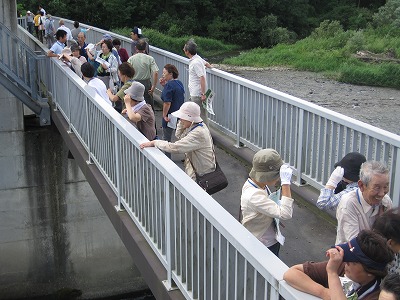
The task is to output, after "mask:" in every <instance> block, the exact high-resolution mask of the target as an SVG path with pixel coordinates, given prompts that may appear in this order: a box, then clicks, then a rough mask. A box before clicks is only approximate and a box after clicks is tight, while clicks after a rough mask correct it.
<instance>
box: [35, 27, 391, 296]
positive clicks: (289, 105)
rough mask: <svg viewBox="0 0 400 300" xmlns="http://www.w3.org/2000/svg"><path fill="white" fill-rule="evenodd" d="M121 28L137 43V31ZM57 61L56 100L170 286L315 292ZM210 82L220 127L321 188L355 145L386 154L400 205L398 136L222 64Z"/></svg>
mask: <svg viewBox="0 0 400 300" xmlns="http://www.w3.org/2000/svg"><path fill="white" fill-rule="evenodd" d="M66 22H67V23H68V21H67V20H66ZM70 24H72V23H70ZM82 26H85V25H84V24H83V25H82ZM89 33H91V35H93V37H92V38H93V40H90V39H89ZM89 33H88V41H89V42H95V41H98V40H100V39H101V36H102V35H103V34H104V33H105V31H101V30H97V29H95V28H93V29H92V30H91V31H89ZM111 34H112V36H117V35H115V34H113V33H111ZM118 37H119V38H120V39H121V40H122V41H123V43H125V45H124V47H126V48H128V49H129V44H128V42H129V39H127V38H124V37H121V36H118ZM150 51H151V54H152V55H153V56H154V57H155V58H156V61H157V63H158V64H159V67H160V69H161V68H162V67H163V65H164V64H165V63H173V64H175V65H176V66H177V68H178V70H179V72H180V80H182V81H183V82H184V83H185V85H187V79H188V74H187V62H188V60H187V59H185V58H183V57H181V56H178V55H175V54H171V53H168V52H166V51H163V50H161V49H157V48H154V47H151V49H150ZM49 62H50V67H49V69H46V71H47V72H45V73H46V74H51V82H49V83H47V84H48V86H49V87H50V88H49V90H50V92H51V93H52V95H53V99H54V101H55V102H56V105H57V107H58V109H59V110H60V111H61V112H62V114H63V115H64V117H65V118H66V120H67V121H68V123H69V126H70V127H71V130H72V131H73V132H74V133H75V134H76V135H77V137H78V138H79V139H80V141H81V142H82V144H83V145H84V147H85V148H86V150H87V151H88V160H90V161H92V162H94V163H95V164H96V165H97V167H98V168H99V169H100V170H101V171H102V173H103V175H104V176H105V178H106V179H107V180H108V182H109V184H110V186H111V187H112V188H113V190H114V191H115V193H116V195H117V196H118V201H119V205H123V206H124V207H125V208H126V209H127V211H128V212H129V214H130V216H131V217H132V220H133V221H134V222H135V223H136V225H137V226H138V227H139V228H140V229H141V231H142V233H143V235H144V236H145V237H146V239H147V241H148V243H149V244H150V245H151V247H152V248H153V250H154V251H155V253H156V254H157V255H158V257H159V259H160V261H161V262H162V263H163V264H164V266H165V268H166V270H167V273H168V279H167V284H166V285H167V286H170V285H171V284H172V281H174V282H175V283H176V284H177V286H178V287H179V288H180V290H181V291H182V293H183V294H184V295H185V297H186V298H188V299H192V298H199V299H212V298H218V299H219V298H225V299H248V298H252V299H259V298H263V299H278V298H279V295H281V296H282V297H284V298H285V299H312V298H314V297H311V296H309V295H305V294H304V293H301V292H299V291H297V290H294V289H292V288H291V287H289V286H287V284H286V283H285V282H284V281H282V275H283V273H284V271H285V270H286V269H287V266H286V265H285V264H283V263H282V262H281V261H280V260H279V259H278V258H276V257H275V256H274V255H272V254H271V253H270V252H269V251H268V250H267V249H266V248H265V247H263V245H262V244H261V243H259V242H258V241H257V239H255V238H254V237H253V236H252V235H251V234H249V233H248V232H247V230H246V229H244V228H243V227H242V226H241V225H240V224H239V223H238V222H237V221H236V220H234V219H233V217H232V216H230V215H229V214H228V213H227V212H226V211H225V210H223V209H222V208H221V207H220V206H219V204H217V203H216V202H215V201H214V200H212V198H211V197H210V196H209V195H207V194H206V193H205V192H204V191H203V190H201V189H200V188H199V187H198V186H197V185H196V184H195V183H194V182H193V181H191V180H189V178H188V177H187V176H186V174H185V173H184V172H183V171H182V170H180V168H178V167H177V166H176V165H175V164H174V163H172V162H171V161H170V160H169V159H167V158H166V157H165V156H164V155H163V154H162V153H161V152H160V151H158V150H157V149H149V150H147V149H146V150H145V151H141V150H140V149H139V148H138V145H139V144H140V142H142V141H143V140H144V139H145V138H144V137H143V136H142V135H141V134H140V133H139V132H138V131H137V130H135V129H134V128H133V127H132V125H131V124H130V123H128V122H127V121H126V120H125V119H124V118H123V117H122V116H121V115H119V114H118V113H117V112H115V111H114V110H113V109H112V108H111V107H109V106H107V105H106V104H105V103H104V101H102V100H101V99H100V98H99V97H98V96H96V95H95V93H94V92H93V90H91V88H88V87H87V86H86V85H85V84H84V83H83V82H82V81H81V80H80V79H79V78H78V77H77V76H76V75H75V74H73V72H72V71H71V70H69V69H68V68H65V67H64V66H63V65H62V64H60V63H59V62H58V61H57V60H55V59H51V60H50V59H49ZM43 81H44V82H45V81H46V79H45V78H43ZM208 84H209V86H210V87H212V88H213V89H214V90H215V91H216V94H217V100H216V102H215V106H214V110H215V111H216V116H215V117H211V118H210V119H211V121H212V123H213V126H215V127H216V128H217V129H219V130H221V131H222V132H224V133H225V134H227V135H229V136H232V137H234V138H235V139H236V143H237V144H238V145H239V144H240V143H243V144H245V145H246V146H248V147H250V148H252V149H255V150H256V149H258V148H264V147H272V148H275V149H277V150H278V151H279V152H280V153H281V155H282V157H283V158H284V160H285V161H286V162H289V163H290V164H291V166H292V167H293V168H294V169H295V171H296V172H297V175H298V178H297V181H298V182H300V179H304V180H306V181H307V182H308V183H310V184H311V185H313V186H315V187H317V188H319V187H320V186H321V183H322V182H325V181H326V180H327V178H328V176H329V174H330V172H331V170H332V168H333V163H334V162H335V161H336V160H337V159H338V158H340V157H341V156H343V155H344V154H345V153H347V152H349V151H360V152H362V153H365V154H366V156H367V157H368V158H369V159H371V158H375V159H382V160H386V161H387V162H388V164H389V166H390V167H391V169H392V177H391V179H392V185H391V186H392V189H391V195H392V197H394V201H395V204H398V194H399V191H398V189H399V187H398V184H396V180H395V179H396V177H395V174H396V173H397V172H396V171H398V170H397V169H398V168H399V167H398V161H399V160H398V159H397V158H398V155H399V153H398V150H397V149H398V147H399V137H398V136H397V135H394V134H391V133H388V132H386V131H383V130H379V129H377V128H375V127H373V126H369V125H367V124H365V123H362V122H359V121H356V120H354V119H351V118H348V117H344V116H343V115H341V114H338V113H334V112H331V111H329V110H327V109H324V108H320V107H318V106H316V105H313V104H311V103H308V102H306V101H303V100H301V99H298V98H296V97H292V96H289V95H286V94H284V93H281V92H278V91H276V90H273V89H269V88H267V87H264V86H262V85H260V84H256V83H254V82H251V81H249V80H245V79H242V78H240V77H238V76H234V75H231V74H228V73H226V72H223V71H220V70H214V69H212V70H209V71H208ZM299 170H301V171H299Z"/></svg>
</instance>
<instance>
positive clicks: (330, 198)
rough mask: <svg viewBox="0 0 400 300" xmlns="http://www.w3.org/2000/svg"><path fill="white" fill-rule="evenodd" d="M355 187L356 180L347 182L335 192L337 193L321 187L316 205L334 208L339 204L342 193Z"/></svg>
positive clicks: (322, 207) (356, 185)
mask: <svg viewBox="0 0 400 300" xmlns="http://www.w3.org/2000/svg"><path fill="white" fill-rule="evenodd" d="M357 188H358V183H357V182H352V183H349V184H348V185H347V186H346V188H345V189H344V190H343V191H341V192H340V193H337V194H334V190H331V189H327V188H322V189H321V193H320V194H319V197H318V200H317V206H318V208H319V209H325V210H328V209H331V210H334V209H336V207H337V206H338V205H339V202H340V200H341V199H342V196H343V195H345V194H347V193H349V192H351V191H353V190H355V189H357Z"/></svg>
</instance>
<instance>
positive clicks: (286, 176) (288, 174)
mask: <svg viewBox="0 0 400 300" xmlns="http://www.w3.org/2000/svg"><path fill="white" fill-rule="evenodd" d="M292 174H293V170H292V168H291V167H290V166H289V165H288V164H283V165H282V166H281V168H280V170H279V175H280V177H281V185H284V184H288V185H290V180H291V179H292Z"/></svg>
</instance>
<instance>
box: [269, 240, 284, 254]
mask: <svg viewBox="0 0 400 300" xmlns="http://www.w3.org/2000/svg"><path fill="white" fill-rule="evenodd" d="M268 249H269V251H271V252H272V253H273V254H275V255H276V256H277V257H279V249H281V244H279V243H276V244H273V245H272V246H269V247H268Z"/></svg>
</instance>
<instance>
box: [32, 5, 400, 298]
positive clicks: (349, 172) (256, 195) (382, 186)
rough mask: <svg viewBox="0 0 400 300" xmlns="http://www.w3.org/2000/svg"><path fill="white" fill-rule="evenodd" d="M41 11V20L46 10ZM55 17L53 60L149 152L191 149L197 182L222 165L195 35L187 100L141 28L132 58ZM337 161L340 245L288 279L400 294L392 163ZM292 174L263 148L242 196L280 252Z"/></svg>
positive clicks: (332, 182)
mask: <svg viewBox="0 0 400 300" xmlns="http://www.w3.org/2000/svg"><path fill="white" fill-rule="evenodd" d="M39 12H40V15H41V17H42V16H46V14H45V12H43V11H39ZM28 13H30V12H28ZM48 16H49V15H47V19H44V20H43V23H44V24H45V25H44V27H43V30H44V32H45V33H44V36H47V35H48V34H50V35H53V36H54V37H55V41H54V42H53V43H52V45H51V46H50V47H49V48H50V50H49V52H48V56H49V57H52V56H57V57H59V58H60V59H62V60H64V61H65V63H66V64H68V66H70V67H71V69H73V70H74V71H75V73H76V74H77V75H78V76H79V77H80V78H81V79H82V80H84V81H85V82H86V83H87V84H88V85H89V86H91V87H93V88H94V90H95V91H96V93H97V94H98V95H99V96H100V98H103V99H104V101H105V102H106V103H107V104H108V105H110V106H112V107H114V109H115V110H116V111H118V112H119V113H121V114H122V115H124V116H126V118H127V119H128V120H129V121H130V122H132V123H134V124H135V126H136V128H137V129H138V130H139V131H140V132H141V133H142V134H143V135H144V136H145V137H146V138H147V139H148V140H149V141H148V142H145V143H142V144H141V145H140V148H141V149H144V148H147V147H157V148H158V149H160V150H162V151H164V152H165V153H166V155H167V156H168V157H169V158H171V153H184V154H185V160H184V166H185V172H186V173H187V174H188V175H189V176H190V177H191V178H192V179H193V180H196V177H197V175H204V174H208V173H210V172H213V171H214V170H215V169H216V165H217V161H216V156H215V151H214V147H213V139H212V136H211V134H210V131H209V129H208V122H207V112H206V110H205V109H204V107H203V105H202V103H203V101H204V100H205V98H206V97H205V92H206V89H207V80H206V68H207V67H208V68H209V67H211V65H210V64H209V63H208V62H206V61H205V60H204V59H203V58H201V57H200V56H199V55H198V54H197V45H196V43H195V42H194V41H193V40H189V41H187V43H186V44H185V45H184V47H183V51H184V53H185V55H186V56H187V57H188V58H189V85H188V91H189V95H188V98H189V101H187V102H185V87H184V86H183V84H182V82H181V81H180V80H179V79H178V77H179V72H178V70H177V68H176V67H175V66H174V65H172V64H166V65H165V66H164V67H163V69H162V72H161V76H160V79H158V76H159V74H158V73H159V68H158V66H157V64H156V62H155V59H154V58H153V57H152V56H151V55H150V53H149V45H148V41H147V40H146V39H144V38H143V36H142V32H141V29H140V28H138V27H136V26H135V27H134V28H133V29H132V32H131V38H132V48H131V55H130V56H129V55H128V52H127V50H126V49H124V48H121V41H120V40H119V39H112V37H111V36H110V35H109V34H105V35H104V36H103V38H102V39H101V40H100V41H98V42H94V43H89V44H87V43H86V31H85V30H84V29H82V30H81V29H79V23H78V22H75V24H74V27H75V29H73V30H72V31H68V30H66V29H65V24H64V22H62V20H60V24H59V25H60V27H59V28H58V29H57V30H55V29H54V25H52V26H50V23H51V16H50V17H48ZM35 18H36V17H35ZM29 20H31V21H28V30H30V31H33V26H36V23H37V21H35V19H34V18H32V19H29ZM47 20H50V21H49V22H47ZM46 22H47V23H46ZM46 24H48V25H46ZM51 24H52V23H51ZM38 30H39V31H40V30H41V29H38ZM38 34H39V33H38ZM46 40H47V41H49V40H50V39H48V38H46ZM67 46H70V48H68V47H67ZM98 47H100V48H99V49H98ZM157 83H160V84H161V86H162V87H163V90H162V93H161V99H162V101H163V107H162V120H161V125H162V139H159V138H158V135H157V126H156V120H155V114H154V100H153V93H154V90H155V87H156V85H157ZM174 132H175V137H176V140H175V141H173V134H174ZM334 167H335V169H334V170H333V172H332V174H331V175H330V177H329V179H328V181H327V182H326V185H325V186H324V187H323V188H322V189H321V191H320V195H319V197H318V200H317V206H318V207H319V208H320V209H324V210H325V209H326V210H336V218H337V235H336V241H335V246H330V245H327V251H326V256H327V258H328V260H326V261H323V262H312V261H308V262H304V263H302V264H298V265H295V266H292V267H291V268H290V269H289V270H288V271H287V272H286V273H285V275H284V279H285V280H286V281H287V282H288V283H289V284H290V285H291V286H293V287H295V288H296V289H298V290H301V291H303V292H306V293H309V294H312V295H315V296H318V297H320V298H322V299H366V300H371V299H381V300H389V299H391V300H394V299H397V300H398V299H400V294H399V289H400V288H399V286H400V260H399V252H400V214H399V210H398V208H393V207H392V206H393V204H392V200H391V199H390V197H389V196H388V194H387V193H388V191H389V169H388V168H387V167H386V165H385V163H383V162H379V161H373V160H367V159H366V157H365V156H364V155H362V154H361V153H358V152H351V153H348V154H346V155H345V156H344V157H343V158H341V159H340V160H339V161H338V162H337V163H336V164H335V165H334ZM291 177H292V169H291V168H290V166H289V165H287V164H285V163H284V162H283V160H282V158H281V157H280V155H279V153H278V152H277V151H276V150H274V149H262V150H260V151H258V152H257V153H256V154H255V155H254V157H253V162H252V169H251V171H250V173H249V176H248V178H247V179H246V181H245V182H244V185H243V187H242V194H241V198H240V217H239V221H240V222H241V223H242V224H243V226H244V227H245V228H247V229H248V230H249V232H251V233H252V234H253V235H254V236H255V237H256V238H257V239H259V240H260V242H261V243H263V244H264V245H265V246H266V247H267V248H268V249H269V250H270V251H271V252H272V253H274V254H275V255H276V256H278V257H279V251H280V248H281V246H282V245H284V241H285V238H284V236H283V234H282V232H281V228H280V227H281V226H280V220H287V219H291V218H292V215H293V203H294V200H293V198H292V194H291ZM333 242H334V241H332V244H333Z"/></svg>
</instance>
